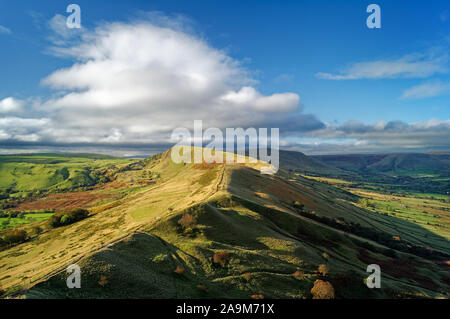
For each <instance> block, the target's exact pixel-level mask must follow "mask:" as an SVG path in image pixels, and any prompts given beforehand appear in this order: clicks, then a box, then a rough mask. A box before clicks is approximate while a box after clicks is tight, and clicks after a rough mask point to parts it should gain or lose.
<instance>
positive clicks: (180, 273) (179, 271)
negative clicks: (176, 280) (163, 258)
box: [173, 266, 186, 276]
mask: <svg viewBox="0 0 450 319" xmlns="http://www.w3.org/2000/svg"><path fill="white" fill-rule="evenodd" d="M173 272H174V273H175V274H177V275H178V276H183V275H184V274H185V273H186V270H185V269H184V268H183V267H182V266H177V268H175V270H174V271H173Z"/></svg>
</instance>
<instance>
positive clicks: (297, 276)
mask: <svg viewBox="0 0 450 319" xmlns="http://www.w3.org/2000/svg"><path fill="white" fill-rule="evenodd" d="M292 276H293V277H294V278H295V279H297V280H303V279H305V273H304V272H303V271H301V270H300V269H297V271H296V272H294V273H293V274H292Z"/></svg>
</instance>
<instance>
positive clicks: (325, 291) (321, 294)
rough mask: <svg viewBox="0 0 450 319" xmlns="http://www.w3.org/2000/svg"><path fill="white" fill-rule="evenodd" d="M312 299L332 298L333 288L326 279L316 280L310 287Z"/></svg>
mask: <svg viewBox="0 0 450 319" xmlns="http://www.w3.org/2000/svg"><path fill="white" fill-rule="evenodd" d="M311 294H312V295H313V299H334V297H335V295H334V288H333V286H332V285H331V284H330V283H329V282H328V281H323V280H316V281H315V282H314V287H312V289H311Z"/></svg>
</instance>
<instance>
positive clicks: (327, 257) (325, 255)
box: [322, 252, 330, 260]
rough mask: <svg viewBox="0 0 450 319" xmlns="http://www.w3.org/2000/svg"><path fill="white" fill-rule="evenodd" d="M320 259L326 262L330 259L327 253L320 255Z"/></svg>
mask: <svg viewBox="0 0 450 319" xmlns="http://www.w3.org/2000/svg"><path fill="white" fill-rule="evenodd" d="M322 258H323V259H325V260H328V259H329V258H330V255H328V254H327V253H325V252H324V253H323V254H322Z"/></svg>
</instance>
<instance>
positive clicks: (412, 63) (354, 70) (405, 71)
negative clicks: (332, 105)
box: [316, 53, 448, 80]
mask: <svg viewBox="0 0 450 319" xmlns="http://www.w3.org/2000/svg"><path fill="white" fill-rule="evenodd" d="M447 62H448V57H447V55H446V54H442V55H436V54H433V53H430V54H410V55H406V56H403V57H401V58H399V59H392V60H377V61H370V62H358V63H354V64H352V65H350V66H349V67H348V68H345V69H344V70H342V72H340V73H339V74H332V73H324V72H319V73H317V74H316V77H318V78H320V79H325V80H357V79H386V78H391V79H392V78H425V77H429V76H431V75H433V74H436V73H446V72H447V71H448V66H447Z"/></svg>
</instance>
